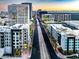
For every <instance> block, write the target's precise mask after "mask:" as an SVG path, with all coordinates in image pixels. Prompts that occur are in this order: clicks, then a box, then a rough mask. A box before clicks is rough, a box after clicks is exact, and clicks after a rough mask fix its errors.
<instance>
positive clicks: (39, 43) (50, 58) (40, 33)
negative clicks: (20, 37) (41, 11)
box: [31, 18, 60, 59]
mask: <svg viewBox="0 0 79 59" xmlns="http://www.w3.org/2000/svg"><path fill="white" fill-rule="evenodd" d="M31 59H60V58H59V57H58V56H57V55H56V53H55V51H54V49H53V47H52V45H51V43H50V41H49V38H48V36H47V34H46V32H45V29H44V27H43V25H42V24H41V22H40V20H39V19H38V18H37V19H36V20H35V30H34V37H33V48H32V55H31Z"/></svg>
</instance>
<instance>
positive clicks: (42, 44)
mask: <svg viewBox="0 0 79 59" xmlns="http://www.w3.org/2000/svg"><path fill="white" fill-rule="evenodd" d="M36 20H37V28H38V35H39V36H38V37H39V47H40V53H41V59H50V58H49V54H48V51H47V48H46V45H45V42H44V38H43V35H42V31H41V28H40V24H39V21H38V19H36Z"/></svg>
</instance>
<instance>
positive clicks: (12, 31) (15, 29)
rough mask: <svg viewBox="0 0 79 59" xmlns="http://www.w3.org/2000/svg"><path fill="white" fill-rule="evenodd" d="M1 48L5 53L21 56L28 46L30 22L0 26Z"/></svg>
mask: <svg viewBox="0 0 79 59" xmlns="http://www.w3.org/2000/svg"><path fill="white" fill-rule="evenodd" d="M25 26H26V27H25ZM0 48H4V54H5V55H12V56H14V55H19V56H20V55H21V52H22V51H23V50H24V49H27V48H28V24H15V25H13V26H10V27H9V26H0Z"/></svg>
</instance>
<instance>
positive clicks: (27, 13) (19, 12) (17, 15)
mask: <svg viewBox="0 0 79 59" xmlns="http://www.w3.org/2000/svg"><path fill="white" fill-rule="evenodd" d="M8 12H9V19H11V22H12V24H15V23H18V24H25V23H27V24H28V23H29V21H30V20H31V16H32V15H31V13H32V4H31V3H22V4H12V5H9V6H8Z"/></svg>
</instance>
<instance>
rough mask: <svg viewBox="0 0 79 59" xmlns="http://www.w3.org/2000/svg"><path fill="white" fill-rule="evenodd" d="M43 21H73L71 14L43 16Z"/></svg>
mask: <svg viewBox="0 0 79 59" xmlns="http://www.w3.org/2000/svg"><path fill="white" fill-rule="evenodd" d="M42 20H52V21H69V20H71V14H69V13H48V14H42Z"/></svg>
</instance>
